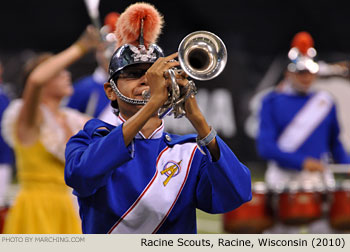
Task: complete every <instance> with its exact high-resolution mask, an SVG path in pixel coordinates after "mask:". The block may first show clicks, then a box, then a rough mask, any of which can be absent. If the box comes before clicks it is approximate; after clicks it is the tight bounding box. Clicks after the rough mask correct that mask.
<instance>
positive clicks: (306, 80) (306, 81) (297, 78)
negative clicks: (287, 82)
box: [290, 71, 316, 92]
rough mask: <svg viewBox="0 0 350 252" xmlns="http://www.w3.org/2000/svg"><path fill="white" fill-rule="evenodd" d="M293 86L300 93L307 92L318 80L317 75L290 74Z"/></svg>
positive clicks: (307, 72) (304, 72)
mask: <svg viewBox="0 0 350 252" xmlns="http://www.w3.org/2000/svg"><path fill="white" fill-rule="evenodd" d="M290 78H291V80H292V83H293V86H294V88H295V89H296V90H298V91H300V92H307V91H308V90H309V89H310V87H311V86H312V84H313V82H314V81H315V79H316V75H315V74H313V73H310V72H309V71H302V72H297V73H290Z"/></svg>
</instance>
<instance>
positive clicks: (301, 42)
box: [291, 31, 314, 55]
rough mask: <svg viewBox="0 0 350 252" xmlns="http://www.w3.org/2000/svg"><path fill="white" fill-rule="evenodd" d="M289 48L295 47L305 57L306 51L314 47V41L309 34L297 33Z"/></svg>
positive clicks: (304, 32)
mask: <svg viewBox="0 0 350 252" xmlns="http://www.w3.org/2000/svg"><path fill="white" fill-rule="evenodd" d="M291 47H296V48H298V50H299V52H300V53H301V54H303V55H307V51H308V49H309V48H313V47H314V40H313V38H312V37H311V35H310V33H308V32H306V31H302V32H298V33H297V34H295V36H294V38H293V40H292V43H291Z"/></svg>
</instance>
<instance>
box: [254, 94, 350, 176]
mask: <svg viewBox="0 0 350 252" xmlns="http://www.w3.org/2000/svg"><path fill="white" fill-rule="evenodd" d="M315 94H316V93H315V92H310V93H308V94H306V95H298V94H296V93H281V92H277V91H272V92H270V93H268V94H267V95H266V96H265V97H264V99H263V103H262V108H261V111H260V128H259V134H258V141H257V147H258V151H259V153H260V155H261V156H262V157H263V158H265V159H267V160H274V161H276V162H277V163H278V165H279V166H280V167H284V168H288V169H294V170H302V164H303V162H304V160H305V158H307V157H312V158H315V159H318V160H322V159H323V156H324V155H325V154H326V155H327V154H329V153H330V154H332V158H333V159H334V161H335V162H337V163H350V158H349V156H348V154H347V153H346V152H345V150H344V147H343V145H342V143H341V142H340V140H339V124H338V120H337V115H336V107H335V104H334V103H333V104H332V107H331V109H330V112H329V113H328V115H327V116H326V117H325V118H324V119H323V121H322V122H320V124H319V125H318V126H317V127H316V128H315V129H314V131H313V132H312V133H311V134H310V136H309V137H308V138H307V139H306V140H305V142H304V143H303V144H302V145H301V146H300V147H299V148H298V149H297V150H296V151H294V152H283V151H282V150H281V149H280V148H279V147H278V144H277V140H278V138H279V136H280V135H281V133H282V132H283V131H284V129H285V128H286V127H287V126H288V125H289V124H290V122H291V121H292V119H293V118H294V117H295V115H296V114H297V113H298V112H299V111H300V110H301V109H302V108H303V107H304V105H305V104H306V103H307V102H308V101H309V100H310V99H311V98H312V97H313V96H314V95H315Z"/></svg>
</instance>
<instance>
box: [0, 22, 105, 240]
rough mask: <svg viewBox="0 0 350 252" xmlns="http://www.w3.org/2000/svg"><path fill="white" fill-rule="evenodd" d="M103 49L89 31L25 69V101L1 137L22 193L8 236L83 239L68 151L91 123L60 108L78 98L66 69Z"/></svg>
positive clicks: (11, 112) (15, 107) (13, 107)
mask: <svg viewBox="0 0 350 252" xmlns="http://www.w3.org/2000/svg"><path fill="white" fill-rule="evenodd" d="M98 43H99V35H98V32H97V30H96V29H94V28H92V27H88V28H87V29H86V31H85V32H84V33H83V35H82V36H81V37H80V38H79V39H78V41H77V42H75V43H74V44H73V45H71V46H70V47H68V48H67V49H65V50H64V51H62V52H60V53H58V54H56V55H52V54H48V53H44V54H41V55H39V56H38V57H35V58H34V59H32V60H30V61H29V62H28V63H27V64H26V66H25V71H24V72H25V75H24V83H25V87H24V91H23V95H22V99H19V100H15V101H13V102H12V103H11V104H10V106H9V108H8V109H7V110H6V112H5V115H4V120H3V132H2V133H3V134H4V135H5V137H6V139H7V142H9V143H10V145H12V146H13V148H14V151H15V155H16V163H17V174H18V182H19V187H20V189H19V192H18V195H17V197H16V199H15V202H14V204H13V206H12V207H11V209H10V211H9V214H8V217H7V218H6V222H5V228H4V233H12V234H14V233H17V234H18V233H20V234H45V233H46V234H48V233H50V234H63V233H71V234H72V233H81V224H80V220H79V217H78V214H77V211H76V209H75V208H74V204H73V201H72V196H71V192H70V190H69V189H68V187H67V186H66V185H65V182H64V150H65V144H66V142H67V141H68V139H69V138H70V136H72V135H73V134H75V133H77V132H78V131H79V130H80V129H82V127H83V125H84V123H85V122H86V121H87V120H88V119H89V118H88V117H87V116H85V115H83V114H80V113H79V112H77V111H74V110H72V109H68V108H62V107H61V106H60V105H61V102H62V99H63V98H64V97H66V96H69V95H71V94H72V92H73V89H72V85H71V77H70V73H69V72H68V71H67V70H65V69H66V68H67V67H68V66H69V65H70V64H72V63H73V62H75V61H76V60H78V59H79V58H81V57H82V56H83V55H84V54H85V53H86V52H88V51H90V50H91V49H94V48H96V46H97V45H98Z"/></svg>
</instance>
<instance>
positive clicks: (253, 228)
mask: <svg viewBox="0 0 350 252" xmlns="http://www.w3.org/2000/svg"><path fill="white" fill-rule="evenodd" d="M270 196H271V195H270V194H269V192H268V189H267V187H266V185H265V183H264V182H256V183H254V184H253V186H252V200H251V201H249V202H247V203H245V204H243V205H241V206H240V207H239V208H237V209H235V210H233V211H230V212H228V213H225V214H223V224H224V230H225V231H226V232H227V233H236V234H237V233H238V234H257V233H262V232H263V231H264V230H265V229H267V228H269V227H271V226H272V225H273V217H272V208H271V204H270V198H271V197H270Z"/></svg>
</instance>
